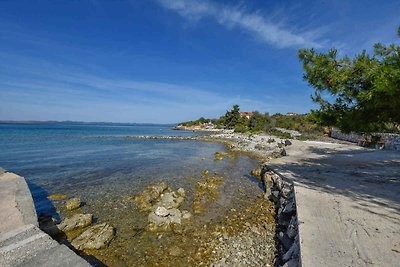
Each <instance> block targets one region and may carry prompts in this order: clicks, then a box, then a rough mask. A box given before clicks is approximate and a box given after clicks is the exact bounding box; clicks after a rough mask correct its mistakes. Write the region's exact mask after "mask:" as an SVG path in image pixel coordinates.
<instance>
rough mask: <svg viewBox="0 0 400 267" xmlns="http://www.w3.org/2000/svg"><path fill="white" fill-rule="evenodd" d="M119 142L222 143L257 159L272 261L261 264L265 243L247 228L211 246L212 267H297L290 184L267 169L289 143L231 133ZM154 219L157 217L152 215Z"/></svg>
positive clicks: (255, 173) (219, 155)
mask: <svg viewBox="0 0 400 267" xmlns="http://www.w3.org/2000/svg"><path fill="white" fill-rule="evenodd" d="M103 138H106V137H103ZM122 138H138V139H173V140H198V141H212V142H222V143H224V144H226V146H227V147H228V149H229V151H237V152H241V153H247V154H250V155H251V156H253V157H256V158H257V159H258V160H259V161H260V163H261V165H260V167H259V168H257V169H255V170H253V171H252V172H251V174H252V175H253V176H256V177H258V178H259V179H261V181H262V182H263V184H264V189H265V194H264V196H263V197H262V199H264V200H265V201H271V202H272V203H274V204H273V205H274V211H273V212H272V213H271V214H274V216H275V223H274V224H275V227H274V233H275V234H274V238H275V240H276V242H277V243H276V247H275V248H273V249H272V248H269V251H275V252H274V253H273V254H275V255H276V256H274V258H273V259H272V260H271V258H269V259H268V260H267V261H263V260H262V259H265V251H264V252H262V251H258V250H259V249H260V248H265V246H266V245H268V242H265V239H264V241H263V240H262V239H260V238H259V237H260V236H254V235H255V233H257V234H260V231H257V230H256V229H259V228H257V227H249V229H247V230H245V231H242V232H240V234H239V235H236V236H235V237H234V238H230V239H224V238H221V239H220V240H219V241H220V242H219V243H215V242H212V244H213V247H214V249H213V251H214V252H213V254H212V255H211V256H215V255H219V257H214V258H212V259H213V260H212V262H213V264H214V265H213V266H241V265H252V266H261V265H267V266H272V265H274V266H286V267H295V266H300V263H299V256H300V255H299V254H300V247H299V237H298V230H297V229H298V227H297V216H296V203H295V195H294V190H293V184H291V183H290V182H289V181H287V180H284V178H283V177H280V176H279V175H277V174H276V173H274V172H273V171H272V170H270V169H269V167H268V161H269V160H271V159H274V158H280V157H284V156H286V155H287V153H286V149H285V147H287V146H290V145H291V144H292V141H291V140H289V139H281V138H278V137H276V136H271V135H266V134H257V135H252V134H249V135H246V134H240V133H234V132H233V131H230V130H223V131H219V132H217V133H212V134H207V135H200V136H190V137H186V136H123V137H122ZM225 157H229V153H222V152H217V153H216V155H215V160H223V159H224V158H225ZM153 213H155V212H153ZM150 215H151V214H150ZM153 217H157V216H154V215H153ZM265 223H267V222H265ZM269 223H270V222H269ZM264 229H265V228H264ZM261 232H262V231H261ZM255 240H258V241H255ZM249 252H250V253H249Z"/></svg>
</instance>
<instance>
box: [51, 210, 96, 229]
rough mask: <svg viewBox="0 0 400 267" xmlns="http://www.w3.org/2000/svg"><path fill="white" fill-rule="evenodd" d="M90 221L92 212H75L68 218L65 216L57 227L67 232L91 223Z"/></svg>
mask: <svg viewBox="0 0 400 267" xmlns="http://www.w3.org/2000/svg"><path fill="white" fill-rule="evenodd" d="M92 221H93V215H92V214H75V215H73V216H72V217H70V218H65V219H64V220H63V221H62V222H61V223H60V224H59V225H57V227H58V229H60V230H61V231H63V232H68V231H72V230H75V229H78V228H83V227H86V226H89V225H91V224H92Z"/></svg>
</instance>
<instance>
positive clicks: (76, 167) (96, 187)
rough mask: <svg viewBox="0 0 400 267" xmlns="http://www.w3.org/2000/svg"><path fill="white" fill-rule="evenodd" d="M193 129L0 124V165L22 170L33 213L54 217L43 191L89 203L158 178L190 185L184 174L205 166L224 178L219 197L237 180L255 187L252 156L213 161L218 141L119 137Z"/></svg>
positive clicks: (251, 191) (130, 191)
mask: <svg viewBox="0 0 400 267" xmlns="http://www.w3.org/2000/svg"><path fill="white" fill-rule="evenodd" d="M193 134H194V133H192V132H187V131H173V130H171V126H165V125H151V126H148V125H147V126H145V125H125V126H122V125H118V126H116V125H103V124H102V125H80V124H0V166H1V167H3V168H5V169H7V170H9V171H12V172H15V173H17V174H19V175H21V176H24V177H25V178H26V180H27V182H28V185H29V187H30V189H31V191H32V194H33V197H34V201H35V205H36V209H37V211H38V213H39V214H40V213H42V212H43V213H47V214H51V215H53V216H55V215H56V214H57V213H56V211H55V209H54V207H53V206H52V204H51V203H50V202H49V201H48V200H47V198H46V197H47V196H48V195H49V194H53V193H63V194H67V195H68V196H78V197H81V198H82V199H83V200H84V201H85V202H87V203H91V202H93V201H98V200H99V199H100V200H101V199H102V198H104V197H105V196H110V195H112V196H121V195H135V194H137V193H138V192H140V191H141V190H143V188H144V187H146V186H147V185H148V184H150V183H152V182H155V181H159V180H164V181H166V182H167V183H168V184H170V185H171V186H172V187H185V188H190V187H193V181H191V180H190V179H185V177H188V176H191V175H195V174H199V173H200V172H201V171H202V170H205V169H207V170H209V171H210V173H217V174H218V175H221V176H224V177H225V178H226V179H228V183H226V187H225V196H226V197H225V198H224V201H225V202H226V201H227V202H229V201H230V200H229V199H230V197H231V196H233V195H234V194H231V193H232V192H233V191H234V190H237V186H238V184H239V185H243V187H244V188H247V189H248V192H249V194H250V195H251V194H254V190H258V186H259V185H258V184H257V183H255V182H253V181H251V180H252V178H251V177H249V176H248V173H249V170H251V168H253V167H255V166H256V164H257V162H256V161H255V160H253V159H251V158H248V157H246V156H240V157H235V158H233V159H227V160H224V161H221V162H216V161H214V157H213V155H214V153H215V152H216V151H225V147H224V146H223V145H222V144H218V143H210V142H199V141H190V140H187V141H182V140H164V139H157V140H154V139H129V138H122V137H121V136H124V135H193ZM99 136H112V138H99ZM242 183H243V184H242ZM223 195H224V194H223Z"/></svg>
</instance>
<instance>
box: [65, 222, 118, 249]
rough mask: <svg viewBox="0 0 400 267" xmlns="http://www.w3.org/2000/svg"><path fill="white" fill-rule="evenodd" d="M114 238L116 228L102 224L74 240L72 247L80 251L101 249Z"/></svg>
mask: <svg viewBox="0 0 400 267" xmlns="http://www.w3.org/2000/svg"><path fill="white" fill-rule="evenodd" d="M113 237H114V228H113V227H112V226H111V225H109V224H107V223H102V224H98V225H94V226H92V227H90V228H89V229H87V230H86V231H85V232H83V233H82V234H81V235H80V236H78V237H77V238H75V239H74V240H72V242H71V245H72V246H73V247H75V248H76V249H78V250H84V249H100V248H103V247H105V246H107V245H108V244H109V243H110V242H111V240H112V239H113Z"/></svg>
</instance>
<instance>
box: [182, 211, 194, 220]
mask: <svg viewBox="0 0 400 267" xmlns="http://www.w3.org/2000/svg"><path fill="white" fill-rule="evenodd" d="M191 218H192V214H191V213H190V212H189V211H187V210H183V211H182V219H183V220H189V219H191Z"/></svg>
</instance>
